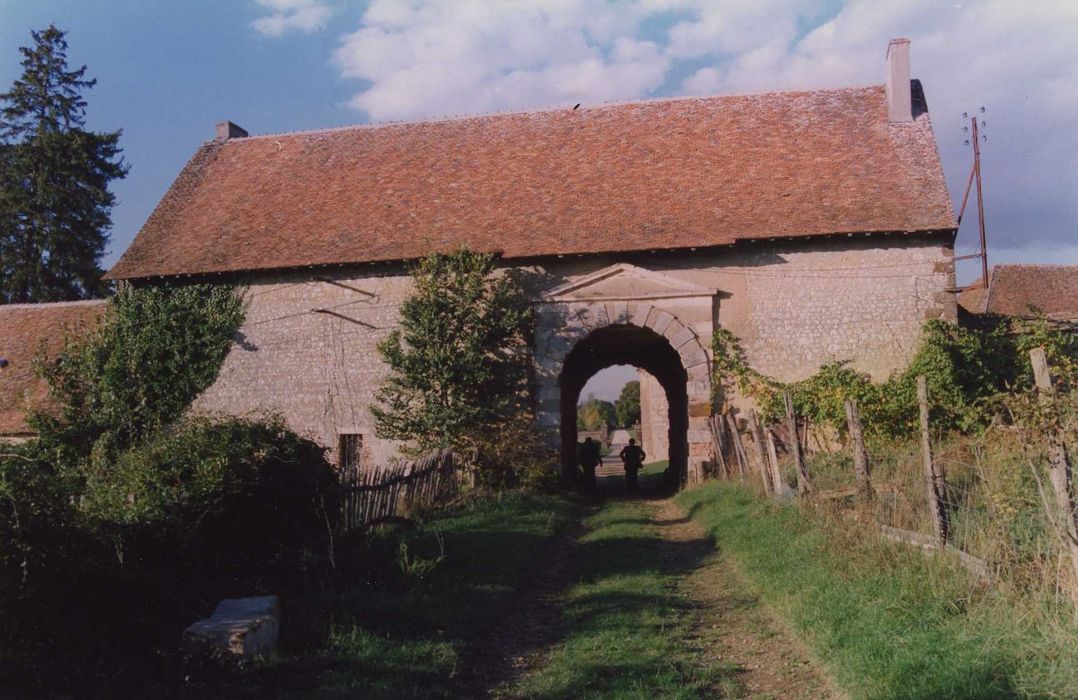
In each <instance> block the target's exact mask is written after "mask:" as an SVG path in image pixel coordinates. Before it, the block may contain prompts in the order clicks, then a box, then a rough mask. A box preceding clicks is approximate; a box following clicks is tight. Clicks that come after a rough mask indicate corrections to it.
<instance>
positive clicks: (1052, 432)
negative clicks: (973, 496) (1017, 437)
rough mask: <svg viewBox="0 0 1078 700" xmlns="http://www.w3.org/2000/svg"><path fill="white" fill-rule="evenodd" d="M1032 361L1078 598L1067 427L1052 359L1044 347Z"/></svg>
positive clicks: (1076, 524) (1077, 534)
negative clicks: (1059, 406) (1050, 363)
mask: <svg viewBox="0 0 1078 700" xmlns="http://www.w3.org/2000/svg"><path fill="white" fill-rule="evenodd" d="M1029 359H1030V362H1032V363H1033V378H1034V381H1035V382H1036V384H1037V391H1038V393H1039V394H1040V398H1041V401H1042V402H1043V403H1044V404H1045V406H1046V407H1047V409H1048V412H1049V418H1048V420H1049V425H1048V430H1047V431H1046V432H1047V438H1048V477H1049V479H1050V480H1051V482H1052V489H1053V490H1054V491H1055V492H1056V503H1057V504H1058V506H1059V511H1060V514H1061V515H1062V516H1063V520H1064V525H1065V529H1064V531H1063V533H1060V534H1061V535H1063V539H1064V540H1065V542H1064V544H1065V545H1066V546H1067V549H1068V551H1070V556H1071V567H1072V568H1073V569H1074V576H1075V581H1074V583H1075V586H1076V587H1075V588H1072V590H1071V594H1072V595H1073V596H1075V597H1076V598H1078V514H1076V512H1075V505H1074V485H1073V484H1072V483H1071V465H1070V460H1069V459H1068V457H1067V443H1066V440H1065V438H1064V435H1063V426H1061V425H1060V422H1059V415H1058V414H1057V413H1056V405H1055V390H1054V389H1053V387H1052V375H1051V372H1050V371H1049V369H1048V357H1047V356H1046V355H1045V353H1044V348H1033V349H1032V350H1030V351H1029Z"/></svg>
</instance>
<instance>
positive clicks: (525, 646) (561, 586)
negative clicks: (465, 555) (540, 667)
mask: <svg viewBox="0 0 1078 700" xmlns="http://www.w3.org/2000/svg"><path fill="white" fill-rule="evenodd" d="M584 531H585V528H584V525H583V523H582V522H581V523H578V524H577V525H576V526H575V527H573V528H571V529H570V530H569V531H568V532H566V533H564V534H563V535H561V536H560V537H558V538H555V540H554V541H552V542H550V543H548V544H547V545H546V546H544V547H542V548H541V549H540V550H539V551H538V552H536V557H535V567H536V568H535V570H534V575H533V576H532V577H531V578H530V579H529V580H528V582H527V584H526V585H525V586H524V587H522V588H521V589H520V590H519V591H517V596H516V597H517V599H518V601H519V604H518V606H517V607H516V609H515V610H514V611H513V612H512V613H511V614H510V615H509V616H508V617H506V619H505V620H503V621H502V624H501V625H499V626H498V628H497V629H494V630H492V631H491V632H490V633H489V634H487V635H486V636H484V637H483V639H482V640H480V641H479V642H478V643H477V644H476V645H475V646H474V647H472V649H471V650H470V652H469V653H468V654H467V655H466V656H465V658H464V659H463V667H462V669H461V672H460V675H459V676H458V677H457V678H456V680H455V682H454V689H455V692H456V696H457V697H462V698H508V697H513V696H512V694H511V691H510V689H511V688H512V687H513V686H514V685H515V683H516V681H517V680H519V679H520V678H521V677H523V675H524V674H525V673H527V672H528V670H529V669H531V668H533V667H534V666H535V665H536V664H538V663H539V661H538V660H539V659H540V658H541V657H542V656H543V655H544V654H545V653H546V652H547V650H548V649H549V648H550V646H551V645H552V644H554V643H556V642H557V640H558V639H559V638H560V635H561V631H562V629H563V622H562V596H563V594H564V592H565V590H566V589H567V588H568V587H569V585H570V583H571V582H572V580H573V578H574V576H575V573H574V572H575V571H576V551H577V539H578V538H579V537H580V536H581V535H582V534H583V533H584Z"/></svg>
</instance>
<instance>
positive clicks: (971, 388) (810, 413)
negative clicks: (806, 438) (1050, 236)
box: [712, 318, 1078, 438]
mask: <svg viewBox="0 0 1078 700" xmlns="http://www.w3.org/2000/svg"><path fill="white" fill-rule="evenodd" d="M1038 346H1040V347H1044V348H1045V350H1046V353H1047V354H1048V357H1049V361H1050V362H1051V363H1052V366H1053V370H1054V372H1055V374H1056V381H1057V383H1058V384H1060V385H1061V386H1064V387H1069V386H1073V385H1074V383H1075V382H1076V379H1078V338H1076V337H1075V336H1074V335H1073V334H1066V333H1063V332H1060V331H1058V330H1055V329H1053V328H1051V327H1050V326H1049V325H1048V323H1047V321H1045V320H1043V319H1040V320H1034V321H1028V320H1022V319H1009V318H994V319H988V320H986V321H984V322H983V327H981V328H963V327H961V326H957V325H954V324H951V323H947V322H945V321H940V320H932V321H928V322H926V323H925V326H924V329H923V331H922V334H921V340H920V343H919V345H918V349H917V352H916V353H915V354H914V356H913V358H912V359H911V361H910V364H909V365H908V367H907V368H906V369H905V370H903V371H900V372H896V373H895V374H893V375H892V376H891V377H890V378H889V379H887V381H885V382H882V383H878V384H877V383H873V382H872V380H871V378H870V377H869V376H868V375H867V374H864V373H861V372H858V371H856V370H854V369H852V368H851V367H850V366H849V362H848V361H840V362H833V363H829V364H826V365H824V366H822V367H821V368H820V369H819V371H817V373H816V374H814V375H813V376H811V377H809V378H808V379H804V380H802V381H799V382H792V383H790V384H782V383H781V382H778V381H776V380H774V379H771V378H769V377H766V376H764V375H762V374H760V373H759V372H757V371H756V370H754V369H752V368H751V367H749V366H748V364H747V362H746V361H745V355H744V351H743V350H742V349H741V347H740V345H739V344H738V342H737V339H736V337H734V336H733V335H732V334H731V333H730V332H729V331H727V330H725V329H719V330H718V331H716V333H715V336H714V338H713V339H712V350H713V351H714V354H715V364H714V370H715V373H716V380H717V381H716V384H718V383H719V382H721V381H722V380H724V379H725V380H726V381H728V382H733V383H734V384H735V385H736V387H737V389H738V391H739V392H740V393H742V394H743V395H745V396H749V397H751V398H754V399H755V400H756V401H757V403H758V404H759V405H760V410H761V413H762V415H763V417H764V419H765V420H767V421H771V422H775V421H778V420H781V419H782V417H783V416H784V415H785V406H784V401H783V395H782V392H783V390H788V391H789V392H790V394H791V398H792V399H793V403H794V408H795V410H796V411H797V414H798V415H799V416H804V417H807V418H808V419H810V420H811V421H813V422H814V423H817V424H822V425H828V426H830V427H831V428H833V429H834V430H836V431H837V432H838V433H839V434H840V435H841V434H844V433H845V430H846V413H845V408H844V403H845V401H846V399H855V400H856V401H857V402H858V405H859V408H860V412H861V417H862V421H863V423H864V427H865V430H866V432H868V433H869V434H870V435H874V436H876V437H882V438H894V437H900V436H902V435H906V434H908V433H909V431H911V430H913V429H914V428H915V426H916V422H917V417H918V410H917V389H916V380H917V376H918V375H924V376H925V380H926V382H927V385H928V393H929V400H930V402H931V404H932V409H933V416H932V420H933V425H934V426H936V427H937V428H940V429H943V430H961V431H970V430H973V429H976V428H978V427H982V426H984V425H987V423H988V422H989V421H990V420H991V418H992V416H993V415H995V412H996V409H994V408H993V407H992V406H993V402H992V401H991V399H992V398H993V397H995V396H998V395H999V394H1001V393H1003V392H1008V391H1011V390H1013V389H1015V388H1017V387H1028V386H1029V385H1030V384H1031V382H1032V379H1033V372H1032V368H1031V366H1030V361H1029V350H1030V349H1032V348H1034V347H1038Z"/></svg>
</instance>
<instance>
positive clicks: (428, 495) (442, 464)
mask: <svg viewBox="0 0 1078 700" xmlns="http://www.w3.org/2000/svg"><path fill="white" fill-rule="evenodd" d="M460 484H461V474H460V472H459V470H458V468H457V463H456V460H455V459H454V457H453V452H452V451H451V450H438V451H436V452H432V453H430V454H429V455H427V456H426V457H423V458H421V459H418V460H415V461H411V462H393V463H390V464H388V465H386V466H382V467H378V468H376V469H372V470H369V471H366V472H362V473H360V474H359V476H358V477H357V479H356V480H355V481H353V482H352V483H350V484H347V485H346V486H345V488H344V496H343V498H342V503H341V528H342V529H343V530H344V531H348V530H352V529H355V528H357V527H363V526H367V525H373V524H376V523H379V522H385V521H387V520H392V519H395V518H401V517H405V516H406V515H408V514H410V513H413V512H415V511H416V510H419V509H422V508H427V507H430V506H433V505H436V504H438V503H445V502H447V501H449V500H451V499H452V498H453V497H455V496H456V495H457V494H458V493H459V491H460Z"/></svg>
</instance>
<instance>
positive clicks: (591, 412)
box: [576, 394, 618, 430]
mask: <svg viewBox="0 0 1078 700" xmlns="http://www.w3.org/2000/svg"><path fill="white" fill-rule="evenodd" d="M617 420H618V416H617V411H616V410H615V408H614V404H612V403H610V402H609V401H604V400H602V399H597V398H595V396H594V395H592V394H588V398H587V400H586V401H584V403H582V404H580V405H579V406H578V407H577V409H576V427H577V428H578V429H580V430H601V429H602V427H603V426H604V425H605V426H607V427H610V428H612V427H614V425H616V424H617Z"/></svg>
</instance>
